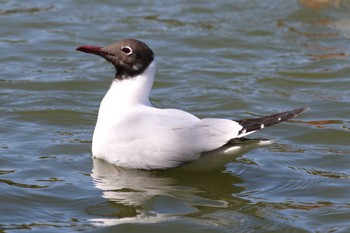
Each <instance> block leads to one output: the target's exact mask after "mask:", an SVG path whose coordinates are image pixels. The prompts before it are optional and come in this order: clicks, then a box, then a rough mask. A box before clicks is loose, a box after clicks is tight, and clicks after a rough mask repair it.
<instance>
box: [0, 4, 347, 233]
mask: <svg viewBox="0 0 350 233" xmlns="http://www.w3.org/2000/svg"><path fill="white" fill-rule="evenodd" d="M117 2H118V3H117ZM231 2H232V1H200V2H198V1H196V2H193V3H189V2H188V1H142V3H141V2H138V1H69V0H65V1H53V0H51V1H10V0H1V1H0V25H1V27H0V34H1V37H0V48H1V56H0V96H1V98H0V109H1V121H0V130H1V134H0V151H1V154H0V189H1V192H0V203H1V208H0V232H30V231H31V232H76V231H93V232H117V231H118V232H252V231H256V232H309V231H317V232H349V231H350V222H349V219H350V217H349V216H350V195H349V194H350V182H349V181H350V168H349V167H350V158H349V152H350V149H349V142H350V140H349V129H350V120H349V116H350V104H349V102H350V65H349V64H350V58H349V47H350V43H349V39H350V27H349V26H348V25H350V16H349V11H350V6H349V2H346V1H333V3H332V4H328V5H327V4H326V5H312V4H311V3H310V2H313V1H309V2H308V3H304V4H305V5H302V4H300V3H299V2H298V1H292V0H284V1H278V2H277V1H233V3H231ZM301 2H303V1H301ZM310 4H311V5H310ZM128 37H132V38H138V39H141V40H143V41H145V42H146V43H148V44H149V45H150V46H151V47H152V48H153V50H154V52H155V53H156V55H157V61H158V74H157V80H156V83H155V85H154V89H153V92H152V101H153V103H154V105H156V106H158V107H172V108H181V109H183V110H186V111H190V112H192V113H194V114H196V115H197V116H199V117H225V118H231V119H241V118H244V117H255V116H257V115H264V114H269V113H272V112H277V111H283V110H288V109H293V108H296V107H303V106H310V107H311V109H310V110H309V111H308V112H305V113H303V114H302V115H300V116H299V117H298V118H297V119H295V120H293V121H290V122H288V123H284V124H281V125H279V126H276V127H273V128H270V129H266V130H263V131H262V132H261V133H259V134H258V135H256V137H259V138H268V139H272V140H274V141H275V143H274V144H271V145H267V146H264V147H259V148H256V149H254V150H250V151H246V152H245V154H243V155H241V156H239V157H238V158H236V159H232V162H229V163H228V164H227V166H226V167H225V168H222V169H218V170H215V171H210V172H209V171H204V172H203V171H202V172H188V171H153V172H147V171H125V170H123V169H120V168H116V167H114V166H111V165H109V164H107V163H105V162H103V161H99V160H93V159H92V158H91V152H90V147H91V136H92V132H93V128H94V124H95V120H96V115H97V109H98V105H99V102H100V100H101V99H102V97H103V95H104V93H105V92H106V90H107V89H108V86H109V84H110V81H111V79H112V77H113V68H112V67H111V65H109V64H107V63H106V62H105V61H103V59H101V58H99V57H94V56H86V55H84V54H81V53H78V52H76V51H74V50H75V48H76V47H78V46H80V45H84V44H92V45H108V44H111V43H113V42H114V41H116V40H119V39H122V38H128ZM174 146H176V145H174Z"/></svg>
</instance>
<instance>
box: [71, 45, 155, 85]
mask: <svg viewBox="0 0 350 233" xmlns="http://www.w3.org/2000/svg"><path fill="white" fill-rule="evenodd" d="M77 50H78V51H81V52H85V53H92V54H96V55H99V56H101V57H103V58H104V59H106V60H107V61H109V62H110V63H112V64H113V66H114V67H115V69H116V75H115V78H116V79H127V78H132V77H135V76H137V75H139V74H142V73H143V72H144V71H145V69H147V67H148V66H149V65H150V64H151V63H152V61H153V60H154V54H153V51H152V50H151V49H150V48H149V47H148V46H147V45H146V44H145V43H143V42H141V41H139V40H135V39H124V40H121V41H118V42H116V43H114V44H112V45H108V46H105V47H97V46H81V47H79V48H77Z"/></svg>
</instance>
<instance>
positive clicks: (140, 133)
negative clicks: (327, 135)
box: [78, 39, 305, 170]
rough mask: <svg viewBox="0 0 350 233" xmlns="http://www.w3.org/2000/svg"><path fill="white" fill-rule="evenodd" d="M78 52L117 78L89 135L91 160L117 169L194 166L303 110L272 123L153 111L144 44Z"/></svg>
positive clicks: (151, 66)
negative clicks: (108, 66)
mask: <svg viewBox="0 0 350 233" xmlns="http://www.w3.org/2000/svg"><path fill="white" fill-rule="evenodd" d="M78 50H80V51H83V52H88V53H94V54H97V55H100V56H102V57H104V58H105V59H106V60H108V61H109V62H111V63H112V64H113V65H114V66H115V68H116V71H117V73H116V76H115V79H114V80H113V82H112V85H111V87H110V89H109V90H108V92H107V94H106V95H105V97H104V98H103V100H102V102H101V105H100V109H99V114H98V119H97V123H96V127H95V131H94V135H93V142H92V153H93V156H95V157H97V158H100V159H104V160H106V161H108V162H109V163H112V164H115V165H117V166H121V167H126V168H135V169H147V170H150V169H167V168H174V167H179V166H182V165H184V164H187V163H190V162H193V161H196V160H198V159H199V158H200V156H201V154H202V153H203V152H208V151H213V150H215V149H218V148H220V147H222V146H224V145H226V144H227V143H229V142H231V141H232V140H234V139H237V138H241V137H243V136H246V135H248V134H250V133H253V132H255V131H256V130H259V129H262V128H264V127H267V126H270V125H274V124H277V123H279V122H282V121H285V120H288V119H290V118H293V117H295V116H296V114H298V113H300V112H302V111H304V110H305V109H304V108H301V109H296V110H292V111H288V112H284V113H281V114H274V115H271V116H270V117H269V116H267V117H262V118H256V119H248V120H241V121H233V120H229V119H214V118H205V119H199V118H197V117H196V116H194V115H192V114H190V113H188V112H185V111H181V110H177V109H159V108H155V107H153V106H152V105H151V103H150V101H149V94H150V91H151V88H152V85H153V82H154V76H155V61H154V58H153V52H152V50H150V49H149V48H148V46H147V45H145V44H144V43H142V42H140V41H137V40H133V39H126V40H122V41H120V42H117V43H115V44H113V45H111V46H107V47H93V46H82V47H79V48H78Z"/></svg>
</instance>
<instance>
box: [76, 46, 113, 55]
mask: <svg viewBox="0 0 350 233" xmlns="http://www.w3.org/2000/svg"><path fill="white" fill-rule="evenodd" d="M102 48H103V47H98V46H90V45H84V46H80V47H78V48H77V49H76V50H78V51H81V52H84V53H92V54H96V55H99V56H102V57H106V55H108V53H106V52H105V51H103V50H102Z"/></svg>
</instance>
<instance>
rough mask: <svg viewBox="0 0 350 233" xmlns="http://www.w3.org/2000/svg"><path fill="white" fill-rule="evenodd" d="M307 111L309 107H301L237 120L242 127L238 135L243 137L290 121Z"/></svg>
mask: <svg viewBox="0 0 350 233" xmlns="http://www.w3.org/2000/svg"><path fill="white" fill-rule="evenodd" d="M309 109H310V108H309V107H303V108H297V109H293V110H291V111H286V112H281V113H276V114H272V115H268V116H263V117H259V118H253V119H244V120H239V121H237V122H238V123H239V124H240V125H241V126H242V127H243V128H242V129H241V130H240V132H239V134H240V135H242V136H244V135H246V134H247V133H249V132H252V131H256V130H260V129H263V128H266V127H270V126H273V125H276V124H278V123H281V122H284V121H287V120H290V119H292V118H294V117H296V116H298V114H300V113H302V112H305V111H307V110H309Z"/></svg>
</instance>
